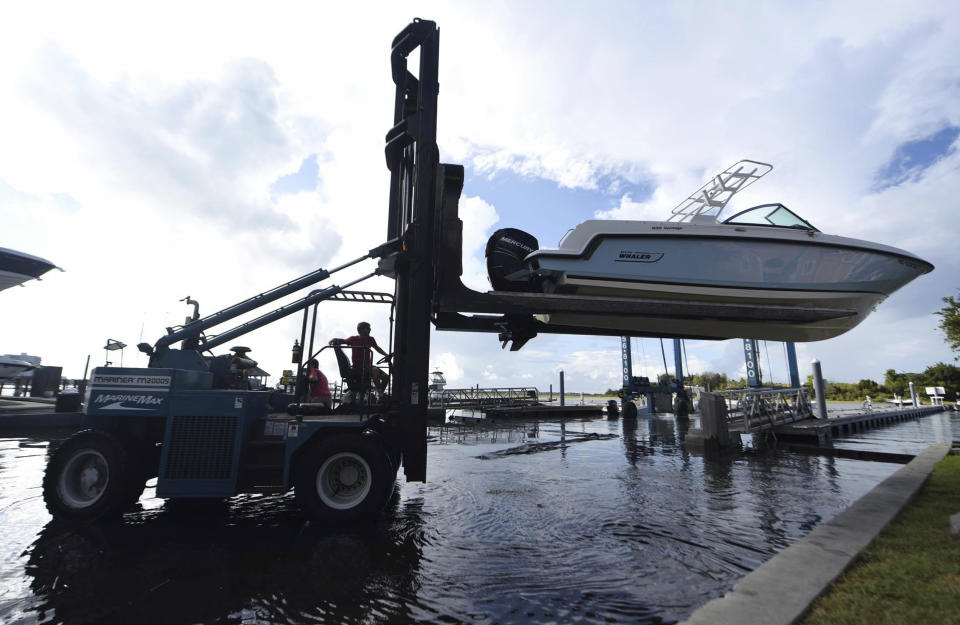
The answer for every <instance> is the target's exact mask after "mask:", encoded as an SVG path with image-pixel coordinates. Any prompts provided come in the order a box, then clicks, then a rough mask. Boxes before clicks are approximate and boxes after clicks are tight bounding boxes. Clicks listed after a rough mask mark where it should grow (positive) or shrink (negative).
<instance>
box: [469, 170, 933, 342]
mask: <svg viewBox="0 0 960 625" xmlns="http://www.w3.org/2000/svg"><path fill="white" fill-rule="evenodd" d="M770 169H772V166H770V165H768V164H766V163H759V162H756V161H740V162H739V163H737V164H736V165H734V166H732V167H730V168H728V169H727V170H726V171H725V172H723V173H722V174H720V175H718V176H716V177H714V178H713V179H712V180H711V181H710V182H708V183H707V184H705V185H704V186H703V187H701V188H700V189H699V190H698V191H697V192H696V193H694V194H693V195H691V196H690V197H689V198H687V200H686V201H685V202H683V203H681V204H680V205H679V206H678V207H677V208H675V209H674V211H673V215H672V216H671V217H670V219H669V220H667V221H613V220H591V221H586V222H583V223H581V224H580V225H578V226H577V227H576V228H574V229H573V230H571V231H570V232H569V233H568V234H567V235H566V236H565V237H564V239H563V240H562V241H561V242H560V246H559V248H558V249H536V248H537V244H536V239H534V238H533V237H529V235H525V233H522V232H521V231H511V232H510V233H509V234H508V235H506V236H505V235H501V237H500V240H499V242H497V243H494V242H493V241H491V244H489V245H488V268H490V270H491V282H493V284H494V288H495V289H497V290H513V291H516V290H534V291H540V292H544V293H554V294H568V295H578V296H596V297H614V298H636V299H644V300H654V301H663V302H669V303H674V304H676V303H689V304H691V310H695V306H693V305H694V304H707V305H713V304H736V305H740V306H743V305H747V306H749V307H750V308H751V310H752V311H753V313H755V314H752V315H751V318H750V319H742V320H741V319H737V318H727V319H719V318H716V317H707V316H704V317H703V318H697V315H696V314H695V312H693V313H691V315H690V317H689V318H685V319H684V320H683V321H682V323H683V325H684V326H685V328H684V329H685V332H686V333H687V334H689V335H699V336H703V337H706V338H713V337H715V338H727V337H731V336H740V337H743V338H762V339H767V340H781V341H816V340H822V339H827V338H831V337H834V336H837V335H839V334H842V333H844V332H846V331H848V330H850V329H851V328H853V327H854V326H856V325H857V324H859V323H860V322H861V321H863V319H865V318H866V316H867V315H868V314H870V312H872V311H873V310H874V309H875V307H876V306H877V305H878V304H879V303H880V302H882V301H883V300H884V299H885V298H886V297H887V296H889V295H890V294H891V293H893V292H895V291H896V290H897V289H899V288H901V287H902V286H904V285H905V284H907V283H908V282H910V281H911V280H913V279H914V278H916V277H918V276H920V275H923V274H925V273H928V272H930V271H932V270H933V265H931V264H930V263H928V262H927V261H925V260H922V259H920V258H918V257H917V256H914V255H913V254H911V253H909V252H906V251H904V250H901V249H897V248H895V247H890V246H887V245H881V244H879V243H871V242H868V241H861V240H859V239H850V238H846V237H840V236H835V235H829V234H824V233H822V232H820V230H818V229H817V228H815V227H814V226H813V225H811V224H810V223H809V222H808V221H806V220H804V219H803V218H801V217H800V216H799V215H797V214H796V213H794V212H793V211H791V210H790V209H788V208H787V207H786V206H784V205H782V204H764V205H760V206H755V207H753V208H749V209H747V210H744V211H740V212H738V213H735V214H733V215H732V216H730V217H727V218H725V219H723V220H720V218H719V216H720V213H721V212H722V211H723V209H724V207H725V206H726V204H727V202H729V200H730V198H731V197H732V196H733V195H734V194H735V193H737V192H738V191H740V190H742V189H743V188H745V187H746V186H748V185H749V184H751V183H752V182H754V181H755V180H756V179H759V178H760V177H762V176H763V175H764V174H766V173H767V172H769V171H770ZM500 232H501V233H502V232H504V231H500ZM525 236H526V237H528V238H524V237H525ZM509 248H513V249H512V254H513V256H512V258H513V259H514V260H516V261H519V258H520V257H521V256H523V260H522V264H520V265H517V264H514V263H511V261H510V259H511V256H510V251H511V250H510V249H509ZM492 249H496V250H497V251H499V252H501V253H500V255H499V257H498V258H499V260H498V261H497V262H499V263H500V264H499V265H497V264H496V263H491V262H490V259H491V258H492V255H491V253H490V252H491V250H492ZM504 251H506V252H507V253H506V254H505V253H504ZM528 251H529V253H527V254H524V252H528ZM504 259H506V260H504ZM791 309H797V310H799V309H803V310H804V311H805V314H804V315H803V316H796V315H790V314H789V313H790V311H791ZM811 310H814V311H819V312H817V313H816V314H814V315H812V316H811V315H810V314H807V313H808V312H809V311H811ZM765 311H769V313H768V314H767V313H765ZM785 311H786V312H785ZM537 318H538V319H539V320H541V321H543V322H545V323H549V324H559V325H568V326H589V327H595V328H604V329H609V330H621V331H623V332H625V333H629V332H643V333H646V334H658V333H662V334H663V335H671V334H673V333H675V332H676V328H677V324H678V320H677V318H676V317H675V316H673V315H665V316H664V317H662V318H658V317H656V316H644V317H637V316H635V315H616V314H608V313H606V312H601V313H594V312H589V313H578V312H563V313H554V314H546V315H538V316H537Z"/></svg>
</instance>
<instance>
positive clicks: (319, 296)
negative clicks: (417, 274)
mask: <svg viewBox="0 0 960 625" xmlns="http://www.w3.org/2000/svg"><path fill="white" fill-rule="evenodd" d="M379 273H380V270H379V269H378V270H376V271H373V272H370V273H368V274H367V275H365V276H361V277H360V278H357V279H356V280H353V281H352V282H347V283H346V284H344V285H343V286H337V285H333V286H329V287H327V288H325V289H323V290H321V291H313V292H312V293H310V295H308V296H306V297H304V298H302V299H299V300H297V301H295V302H291V303H290V304H287V305H285V306H281V307H280V308H277V309H276V310H274V311H272V312H268V313H266V314H264V315H261V316H259V317H257V318H256V319H252V320H250V321H248V322H246V323H243V324H240V325H239V326H237V327H236V328H233V329H232V330H228V331H226V332H224V333H223V334H218V335H217V336H216V337H214V338H210V339H207V340H205V341H202V342H201V343H200V347H201V348H202V349H213V348H214V347H217V346H219V345H223V344H224V343H228V342H229V341H232V340H233V339H235V338H237V337H238V336H242V335H244V334H246V333H247V332H253V331H254V330H256V329H257V328H262V327H263V326H265V325H268V324H270V323H273V322H274V321H277V320H278V319H283V318H284V317H286V316H288V315H292V314H293V313H295V312H299V311H301V310H303V309H304V308H308V307H310V306H312V305H313V304H316V303H317V302H321V301H323V300H327V299H333V298H334V297H336V296H337V295H340V294H342V293H343V291H344V290H345V289H347V288H349V287H351V286H353V285H354V284H358V283H360V282H363V281H364V280H369V279H370V278H372V277H373V276H376V275H379ZM357 301H362V300H357Z"/></svg>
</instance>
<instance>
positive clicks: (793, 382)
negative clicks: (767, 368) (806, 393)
mask: <svg viewBox="0 0 960 625" xmlns="http://www.w3.org/2000/svg"><path fill="white" fill-rule="evenodd" d="M786 345H787V367H788V368H789V369H790V386H791V387H792V388H800V368H799V367H797V347H796V345H794V344H793V343H790V342H788V343H787V344H786Z"/></svg>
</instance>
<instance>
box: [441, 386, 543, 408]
mask: <svg viewBox="0 0 960 625" xmlns="http://www.w3.org/2000/svg"><path fill="white" fill-rule="evenodd" d="M538 403H540V393H539V391H538V390H537V389H536V388H534V387H531V386H521V387H511V388H445V389H443V390H441V391H431V392H430V406H431V407H435V408H483V407H487V406H529V405H531V404H538Z"/></svg>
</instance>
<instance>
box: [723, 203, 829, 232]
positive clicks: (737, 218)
mask: <svg viewBox="0 0 960 625" xmlns="http://www.w3.org/2000/svg"><path fill="white" fill-rule="evenodd" d="M723 223H725V224H746V225H751V226H777V227H780V228H800V229H802V230H813V231H815V232H820V231H819V230H817V229H816V228H814V227H813V225H811V224H810V222H808V221H806V220H805V219H802V218H801V217H799V216H798V215H797V214H796V213H794V212H793V211H791V210H790V209H789V208H787V207H786V206H784V205H783V204H763V205H762V206H754V207H753V208H748V209H747V210H745V211H740V212H739V213H737V214H736V215H734V216H733V217H729V218H727V219H725V220H724V221H723Z"/></svg>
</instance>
